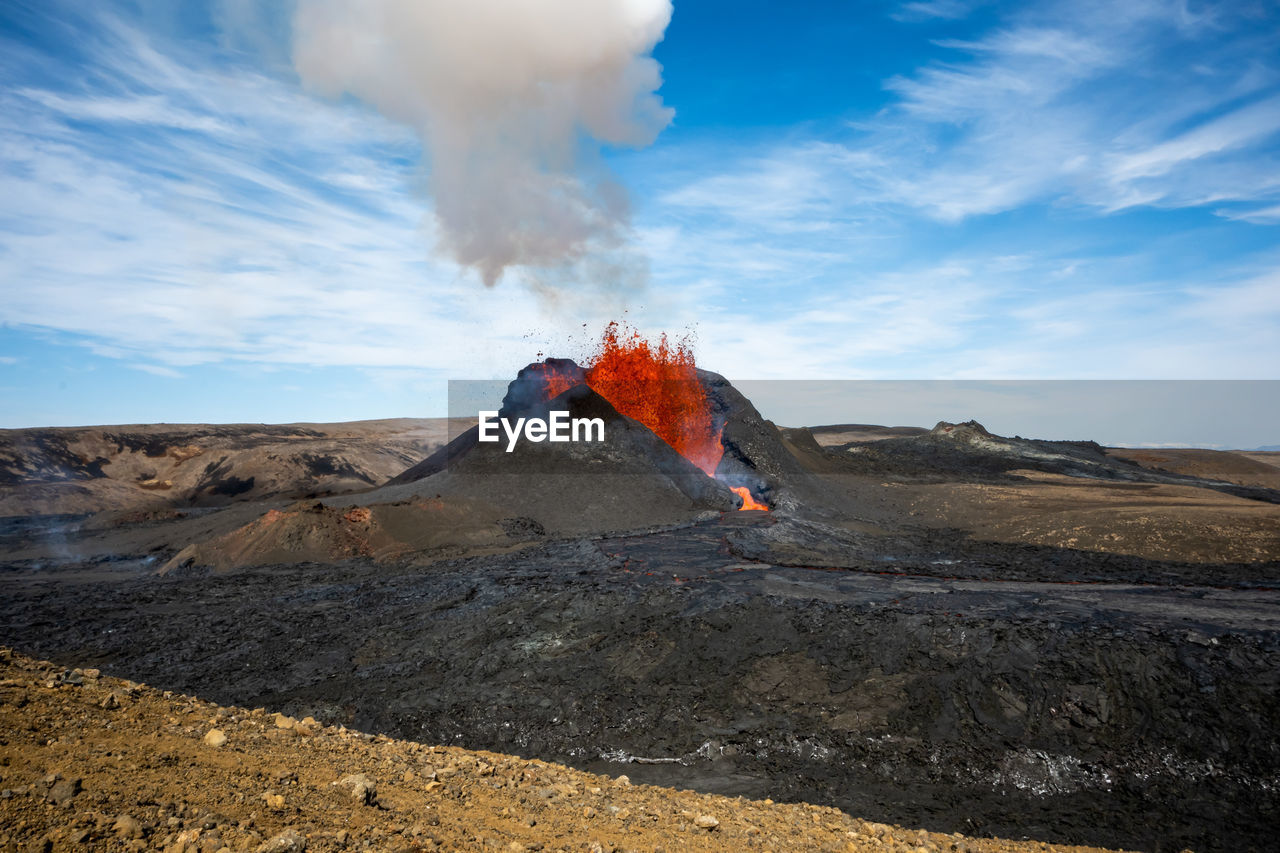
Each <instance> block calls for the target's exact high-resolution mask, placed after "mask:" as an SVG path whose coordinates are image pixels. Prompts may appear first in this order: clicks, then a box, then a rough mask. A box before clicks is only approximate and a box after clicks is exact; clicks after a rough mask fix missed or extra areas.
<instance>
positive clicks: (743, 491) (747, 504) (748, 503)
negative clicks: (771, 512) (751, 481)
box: [729, 486, 769, 512]
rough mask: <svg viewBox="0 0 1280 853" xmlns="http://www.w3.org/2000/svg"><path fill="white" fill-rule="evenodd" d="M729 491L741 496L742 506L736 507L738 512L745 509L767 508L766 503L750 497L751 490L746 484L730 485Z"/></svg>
mask: <svg viewBox="0 0 1280 853" xmlns="http://www.w3.org/2000/svg"><path fill="white" fill-rule="evenodd" d="M729 491H731V492H733V493H734V494H735V495H737V496H738V497H740V498H742V506H740V507H738V511H739V512H741V511H742V510H747V509H763V510H767V509H769V505H768V504H766V503H761V502H760V501H758V500H756V499H755V498H754V497H752V496H751V490H750V489H748V488H747V487H746V486H730V487H729Z"/></svg>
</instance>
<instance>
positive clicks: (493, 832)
mask: <svg viewBox="0 0 1280 853" xmlns="http://www.w3.org/2000/svg"><path fill="white" fill-rule="evenodd" d="M0 733H2V734H0V785H2V786H3V790H0V850H5V851H33V850H41V851H49V853H60V851H75V850H104V851H105V850H111V851H116V850H139V851H141V850H164V851H170V853H197V852H198V853H205V851H209V853H220V851H257V853H302V851H339V850H382V851H406V853H407V851H430V850H497V851H506V852H507V853H519V852H520V851H538V850H545V851H618V853H621V851H661V850H722V851H738V850H762V851H765V850H773V851H784V850H814V851H862V850H867V851H885V850H890V851H911V853H937V851H957V853H962V852H965V851H967V853H1005V851H1007V853H1016V852H1017V851H1028V853H1030V851H1037V853H1039V851H1044V853H1050V851H1054V853H1057V852H1058V851H1060V853H1072V851H1074V853H1087V851H1088V850H1092V849H1094V848H1082V847H1068V846H1062V845H1049V844H1042V843H1038V842H1022V841H1006V840H997V839H972V838H965V837H963V836H960V835H958V834H944V833H937V832H927V831H924V830H914V829H909V828H902V827H897V826H890V825H885V824H880V823H875V822H868V821H863V820H860V819H857V818H854V817H851V816H849V815H847V814H844V813H842V812H840V811H838V810H836V809H833V808H824V807H820V806H814V805H803V804H781V803H775V802H773V801H772V800H768V799H765V800H746V799H743V798H741V797H736V798H729V797H721V796H714V795H707V794H697V793H693V792H688V791H676V790H671V789H666V788H657V787H653V786H648V785H638V784H632V783H631V781H630V780H629V779H628V777H627V776H626V775H622V774H614V775H612V776H601V775H594V774H590V773H583V772H579V771H576V770H572V769H570V768H568V767H564V766H561V765H556V764H551V763H547V762H544V761H537V760H528V759H524V758H519V757H516V756H513V755H504V754H498V753H491V752H472V751H467V750H464V749H459V748H456V747H442V746H432V745H427V744H422V743H417V742H412V741H402V740H394V739H391V738H387V737H383V736H375V735H371V734H367V733H363V732H358V731H354V730H351V729H348V728H345V727H342V726H336V727H335V726H325V725H322V724H321V723H319V722H317V721H316V720H314V719H312V718H309V717H306V718H302V719H296V718H294V717H289V716H286V715H284V714H280V713H270V712H269V711H268V710H267V709H264V708H254V709H248V708H238V707H224V706H217V705H214V704H211V703H208V702H204V701H201V700H199V699H195V698H192V697H189V696H183V695H180V694H173V693H171V692H168V691H166V692H163V693H162V692H160V691H158V690H154V689H152V688H149V687H146V686H143V685H140V684H137V683H135V682H132V681H125V680H121V679H116V678H110V677H106V676H103V675H101V674H100V673H99V672H98V670H96V669H82V668H74V669H64V668H62V667H57V666H54V665H52V664H49V663H47V662H43V661H38V660H32V659H29V658H25V657H23V656H21V655H15V654H13V653H12V652H10V651H8V650H0Z"/></svg>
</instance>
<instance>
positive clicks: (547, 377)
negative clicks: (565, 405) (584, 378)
mask: <svg viewBox="0 0 1280 853" xmlns="http://www.w3.org/2000/svg"><path fill="white" fill-rule="evenodd" d="M530 369H531V370H533V371H535V372H537V373H541V374H542V381H543V382H544V383H545V385H546V394H547V399H548V400H550V399H553V398H555V397H559V396H560V395H561V394H563V393H564V392H565V391H568V390H569V389H570V388H572V387H573V386H574V385H577V384H578V381H579V380H578V377H577V376H576V375H575V373H574V372H573V371H569V370H561V369H560V368H558V367H556V366H555V365H554V364H547V363H545V362H544V363H542V364H533V365H530Z"/></svg>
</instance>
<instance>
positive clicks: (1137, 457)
mask: <svg viewBox="0 0 1280 853" xmlns="http://www.w3.org/2000/svg"><path fill="white" fill-rule="evenodd" d="M1107 455H1108V456H1114V457H1116V458H1117V459H1126V460H1128V461H1130V462H1133V463H1136V464H1138V465H1141V466H1142V467H1143V468H1150V469H1151V470H1153V471H1169V472H1171V473H1173V474H1186V475H1188V476H1190V477H1204V478H1205V479H1208V480H1223V481H1225V482H1228V483H1239V484H1240V485H1242V486H1262V487H1263V488H1267V489H1280V453H1266V452H1256V451H1243V450H1201V449H1198V448H1192V447H1175V448H1160V449H1149V448H1119V447H1108V448H1107Z"/></svg>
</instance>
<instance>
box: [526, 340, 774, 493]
mask: <svg viewBox="0 0 1280 853" xmlns="http://www.w3.org/2000/svg"><path fill="white" fill-rule="evenodd" d="M541 369H542V373H543V376H544V380H545V382H546V394H547V397H548V398H551V397H555V396H557V395H558V394H561V393H563V392H564V391H567V390H568V389H569V388H571V387H572V386H573V385H575V384H577V382H578V381H581V380H579V375H580V376H581V377H582V380H585V382H586V384H587V385H588V386H589V387H590V388H591V389H592V390H593V391H595V392H596V393H597V394H599V395H600V396H601V397H604V398H605V399H606V400H608V401H609V402H610V403H611V404H612V405H613V407H614V408H615V409H617V410H618V411H619V412H620V413H621V414H624V415H626V416H627V417H629V418H631V419H633V420H636V421H639V422H640V423H642V424H644V425H645V426H646V427H648V428H649V429H650V430H652V431H653V432H654V434H656V435H657V436H658V437H659V438H661V439H662V440H663V441H665V442H666V443H667V444H669V445H670V446H671V447H672V448H674V449H675V451H676V452H677V453H679V454H680V455H681V456H683V457H684V458H685V459H688V460H689V461H690V462H692V463H693V464H694V465H696V466H697V467H698V468H699V469H701V470H702V471H703V473H705V474H706V475H707V476H709V477H715V476H716V469H717V467H718V466H719V464H720V459H721V458H722V457H723V456H724V446H723V445H722V444H721V434H722V432H723V430H724V424H723V423H717V421H716V419H715V417H714V416H713V414H712V405H711V399H710V397H709V395H708V393H707V389H706V387H705V386H704V385H703V384H702V382H701V381H700V380H699V378H698V368H697V365H696V364H695V363H694V358H693V349H692V347H691V346H690V345H689V343H688V341H687V340H682V341H679V342H677V343H675V344H673V343H671V342H670V341H669V340H668V339H667V336H666V335H665V334H663V335H662V336H661V337H659V338H658V342H657V344H656V345H654V344H651V343H650V342H649V341H648V340H647V339H645V338H644V337H643V336H642V335H641V334H640V333H639V332H637V331H636V330H634V329H627V328H624V327H621V326H620V325H619V324H618V323H617V322H611V323H609V324H608V325H607V326H605V329H604V333H603V334H602V335H601V338H600V343H599V344H598V346H597V348H596V350H595V352H594V353H592V354H591V356H590V357H589V358H588V360H587V364H586V365H585V367H584V368H583V372H582V373H581V374H578V373H577V371H576V370H572V369H568V368H562V367H560V366H559V364H558V363H557V362H555V361H554V360H550V359H549V360H548V361H547V362H544V363H543V365H542V368H541ZM732 491H733V492H734V493H735V494H737V495H738V496H739V497H741V498H742V507H741V508H742V509H744V510H747V509H757V510H759V509H763V510H767V509H769V506H768V505H767V504H765V503H763V502H761V501H759V500H757V499H756V498H755V497H753V496H752V494H751V491H750V490H749V489H748V488H747V487H746V486H738V487H734V488H733V489H732Z"/></svg>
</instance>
